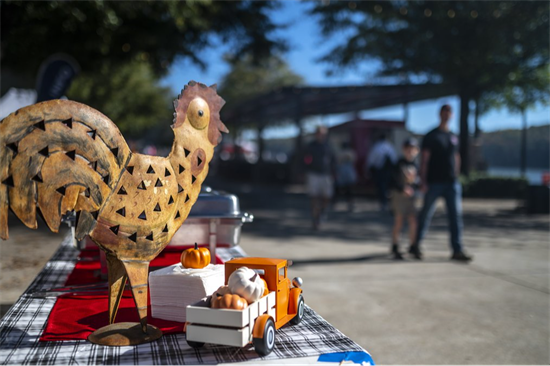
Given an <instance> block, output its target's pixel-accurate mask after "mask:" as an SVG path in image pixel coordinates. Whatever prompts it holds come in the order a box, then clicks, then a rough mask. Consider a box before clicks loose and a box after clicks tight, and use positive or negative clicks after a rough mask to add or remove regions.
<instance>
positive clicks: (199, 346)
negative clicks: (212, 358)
mask: <svg viewBox="0 0 550 366" xmlns="http://www.w3.org/2000/svg"><path fill="white" fill-rule="evenodd" d="M187 344H188V345H189V346H191V347H192V348H201V347H202V346H204V343H203V342H193V341H187Z"/></svg>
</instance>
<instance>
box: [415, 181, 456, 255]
mask: <svg viewBox="0 0 550 366" xmlns="http://www.w3.org/2000/svg"><path fill="white" fill-rule="evenodd" d="M439 197H443V198H444V199H445V204H446V206H447V217H448V219H449V229H450V231H451V248H452V249H453V251H454V252H455V253H456V252H461V251H462V186H461V185H460V183H459V182H454V183H431V184H429V185H428V192H426V195H425V196H424V206H423V207H422V210H421V211H420V214H419V215H418V231H417V232H416V244H417V245H420V242H421V241H422V239H423V238H424V235H425V234H426V231H428V226H430V221H432V216H433V214H434V211H435V203H436V201H437V199H438V198H439Z"/></svg>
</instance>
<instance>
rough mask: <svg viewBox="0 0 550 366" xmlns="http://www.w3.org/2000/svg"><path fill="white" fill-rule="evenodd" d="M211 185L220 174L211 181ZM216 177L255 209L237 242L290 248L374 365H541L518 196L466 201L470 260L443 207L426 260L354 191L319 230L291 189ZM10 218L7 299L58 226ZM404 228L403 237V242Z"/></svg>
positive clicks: (539, 250) (530, 227)
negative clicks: (452, 239)
mask: <svg viewBox="0 0 550 366" xmlns="http://www.w3.org/2000/svg"><path fill="white" fill-rule="evenodd" d="M213 187H214V188H216V185H215V184H213ZM223 187H224V188H225V189H226V190H228V191H232V192H234V193H237V194H238V195H239V197H240V200H241V208H242V209H243V210H245V211H248V212H250V213H252V214H254V216H255V220H254V222H253V223H251V224H246V225H245V226H244V227H243V232H242V239H241V245H242V246H243V248H244V249H245V250H246V251H247V253H249V254H250V255H253V256H272V257H283V258H288V259H292V260H293V261H294V266H293V267H291V271H290V275H291V276H300V277H302V278H303V279H304V291H305V299H306V302H307V303H308V304H309V305H310V306H311V307H313V308H314V309H315V310H316V311H317V312H318V313H319V314H321V315H322V316H323V317H325V318H326V319H327V320H328V321H329V322H330V323H332V324H333V325H335V326H336V327H337V328H339V329H340V330H341V331H343V332H344V333H345V334H347V335H348V336H350V337H351V338H352V339H354V340H355V341H357V342H358V343H359V344H361V345H362V346H363V347H365V348H366V349H367V350H368V351H369V352H371V354H372V355H373V357H374V359H375V361H376V362H377V363H378V364H548V363H549V361H550V357H549V318H550V314H549V309H550V306H549V305H550V304H549V301H550V295H549V294H550V289H549V247H548V239H549V236H548V234H549V220H548V216H547V215H546V216H545V215H537V216H526V215H521V214H517V213H515V212H514V208H515V207H516V202H514V201H497V200H486V201H484V200H466V201H465V203H464V220H465V232H464V238H465V246H466V249H467V250H468V252H469V253H472V254H473V255H474V256H475V259H474V262H473V263H472V264H469V265H463V264H456V263H451V262H450V261H449V260H448V257H449V249H448V233H447V231H446V218H445V216H444V215H443V210H442V209H438V211H437V213H436V216H435V218H434V221H433V223H432V226H431V228H430V231H429V233H428V235H427V239H426V241H425V245H424V249H425V257H426V259H425V260H424V261H423V262H417V261H413V260H407V261H405V262H395V261H392V260H390V259H389V256H388V254H387V253H388V250H389V240H390V234H389V233H390V225H391V217H390V216H389V215H382V214H380V213H379V212H378V211H377V209H376V205H375V204H374V203H373V202H371V201H367V200H365V199H360V200H358V203H357V209H356V212H353V213H348V212H346V211H345V207H344V205H343V204H337V205H336V207H335V210H334V211H333V212H332V213H331V214H330V217H329V221H328V222H327V223H326V224H325V225H324V226H323V228H322V230H321V231H319V232H315V231H312V230H311V229H310V221H309V217H308V200H307V197H306V196H304V195H303V194H302V193H300V191H299V190H296V189H294V190H293V189H287V190H286V191H283V190H282V189H281V188H265V187H263V188H254V187H252V186H249V185H227V184H224V185H223ZM42 228H43V229H42V230H41V231H32V230H28V229H26V228H24V227H23V226H22V225H21V224H19V223H17V222H16V220H15V219H13V220H11V221H10V230H11V233H10V234H11V239H10V240H9V241H8V242H4V243H1V244H0V265H1V267H0V269H1V271H2V276H1V279H0V291H1V292H0V300H1V303H2V304H9V303H11V302H13V301H15V300H16V299H17V297H18V296H19V294H20V293H21V292H22V291H23V290H24V289H25V287H26V286H27V285H28V283H30V281H31V280H32V278H34V276H35V275H36V273H38V271H39V270H40V268H41V267H42V265H43V263H45V261H46V260H47V259H48V258H49V255H50V254H51V253H53V251H54V250H55V249H56V247H57V245H58V243H59V242H60V240H61V237H60V236H55V235H53V234H49V232H48V231H47V229H44V225H42ZM405 240H406V237H405V235H404V236H403V243H405Z"/></svg>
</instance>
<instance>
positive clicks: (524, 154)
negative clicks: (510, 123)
mask: <svg viewBox="0 0 550 366" xmlns="http://www.w3.org/2000/svg"><path fill="white" fill-rule="evenodd" d="M521 119H522V126H521V127H522V128H521V152H520V172H521V177H522V178H525V172H526V170H527V112H526V111H525V109H523V110H522V111H521Z"/></svg>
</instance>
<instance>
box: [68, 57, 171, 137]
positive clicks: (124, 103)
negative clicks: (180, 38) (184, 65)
mask: <svg viewBox="0 0 550 366" xmlns="http://www.w3.org/2000/svg"><path fill="white" fill-rule="evenodd" d="M67 97H68V98H69V99H71V100H74V101H79V102H83V103H86V104H88V105H89V106H91V107H93V108H95V109H97V110H99V111H101V112H102V113H103V114H105V115H106V116H107V117H109V118H110V119H111V120H112V121H113V122H114V123H116V124H117V126H118V127H119V128H120V130H121V131H122V132H123V133H124V134H125V137H133V138H137V137H139V136H140V134H141V133H142V132H143V131H144V130H145V129H147V128H149V127H152V126H155V125H157V124H164V125H165V126H166V129H167V130H169V129H170V128H169V126H170V124H171V121H172V118H171V117H172V113H173V108H172V100H173V99H175V98H176V96H175V95H172V91H171V90H170V88H167V87H162V86H160V85H159V84H158V80H157V78H156V77H155V75H154V73H153V71H152V70H151V67H150V65H149V64H148V63H146V62H138V61H134V62H131V63H127V64H124V65H121V66H118V67H116V68H115V69H114V70H112V69H111V68H107V67H103V68H99V70H97V72H95V73H93V74H91V73H89V74H83V75H81V76H80V77H78V78H76V79H75V81H74V82H73V84H72V85H71V87H70V89H69V90H68V91H67Z"/></svg>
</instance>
